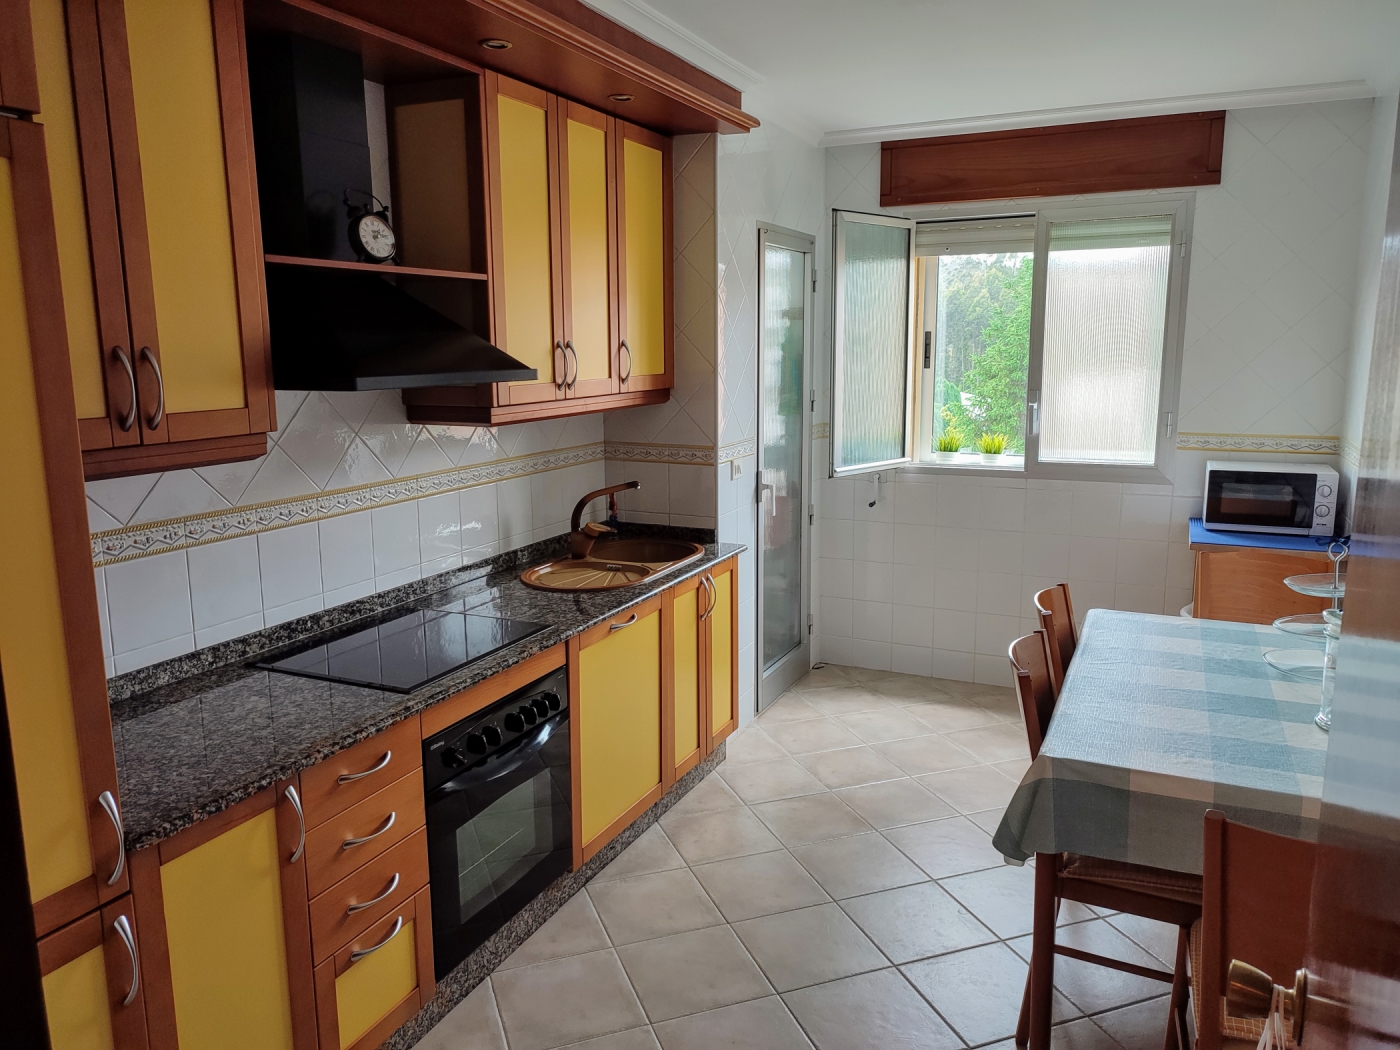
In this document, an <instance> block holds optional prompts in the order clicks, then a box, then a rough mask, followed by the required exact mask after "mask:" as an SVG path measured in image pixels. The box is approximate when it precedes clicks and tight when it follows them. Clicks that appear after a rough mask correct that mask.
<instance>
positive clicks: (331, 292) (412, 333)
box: [266, 261, 539, 390]
mask: <svg viewBox="0 0 1400 1050" xmlns="http://www.w3.org/2000/svg"><path fill="white" fill-rule="evenodd" d="M266 272H267V308H268V321H269V327H270V330H271V336H272V372H273V385H274V386H275V387H277V389H279V390H406V389H410V388H413V387H429V386H471V385H474V384H478V383H509V382H514V381H518V380H529V379H538V378H539V372H538V370H536V369H534V368H530V367H528V366H526V365H524V364H522V363H521V362H519V361H517V360H516V359H515V358H513V357H511V356H510V355H509V354H507V353H506V352H505V351H503V350H500V349H498V348H496V347H494V346H492V345H491V344H490V343H488V342H487V341H486V340H485V339H483V338H481V337H480V336H479V335H476V334H474V333H473V332H471V331H469V330H468V329H466V328H464V327H463V326H462V325H460V324H458V323H457V322H456V321H454V320H452V319H451V318H449V317H447V316H445V315H444V314H442V313H439V312H438V311H437V310H434V309H432V308H431V307H429V306H427V305H426V304H424V303H423V302H421V301H419V300H418V299H417V298H415V297H414V296H412V295H410V294H409V293H408V292H406V291H404V290H403V289H402V288H401V287H399V286H398V285H396V284H394V283H392V281H393V278H394V267H392V266H386V267H384V269H383V271H382V273H368V272H364V271H360V270H350V269H339V268H336V269H331V268H326V267H321V266H302V265H283V264H277V263H272V262H270V261H269V264H268V266H267V271H266ZM438 280H441V279H438Z"/></svg>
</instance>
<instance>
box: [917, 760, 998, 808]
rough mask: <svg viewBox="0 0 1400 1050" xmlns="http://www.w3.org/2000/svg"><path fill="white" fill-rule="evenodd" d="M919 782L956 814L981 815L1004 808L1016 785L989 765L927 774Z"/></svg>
mask: <svg viewBox="0 0 1400 1050" xmlns="http://www.w3.org/2000/svg"><path fill="white" fill-rule="evenodd" d="M919 783H920V784H922V785H923V786H924V787H926V788H928V789H929V790H930V791H932V792H933V793H934V794H935V795H937V796H938V797H939V798H941V799H942V800H943V801H944V802H947V803H948V804H949V805H950V806H952V807H953V808H954V809H956V810H957V811H958V812H959V813H980V812H982V811H983V810H985V809H1003V808H1005V806H1006V804H1007V803H1008V802H1010V801H1011V796H1012V795H1014V794H1015V793H1016V782H1015V781H1014V780H1008V779H1007V778H1006V777H1004V776H1002V775H1001V774H1000V773H998V772H997V771H996V770H995V769H993V768H992V767H991V766H968V767H967V768H966V769H949V770H946V771H945V772H942V773H930V774H928V775H927V776H922V777H920V778H919Z"/></svg>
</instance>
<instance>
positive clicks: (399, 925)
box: [350, 915, 403, 963]
mask: <svg viewBox="0 0 1400 1050" xmlns="http://www.w3.org/2000/svg"><path fill="white" fill-rule="evenodd" d="M401 929H403V916H402V915H400V916H399V917H398V918H397V919H395V920H394V928H393V929H392V930H390V931H389V936H387V937H385V938H384V939H383V940H382V941H380V942H379V943H378V944H376V945H375V946H374V947H373V948H359V949H357V950H355V951H353V952H351V953H350V961H351V962H352V963H354V962H359V961H360V960H361V959H363V958H364V957H365V956H366V955H373V954H374V953H375V952H377V951H379V949H380V948H383V947H384V946H385V945H386V944H388V943H389V942H390V941H392V940H393V939H394V938H395V937H397V936H398V935H399V931H400V930H401Z"/></svg>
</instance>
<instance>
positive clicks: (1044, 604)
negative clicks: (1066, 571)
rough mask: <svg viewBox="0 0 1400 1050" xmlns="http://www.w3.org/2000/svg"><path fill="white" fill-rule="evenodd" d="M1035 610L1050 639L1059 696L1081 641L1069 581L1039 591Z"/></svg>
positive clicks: (1053, 671)
mask: <svg viewBox="0 0 1400 1050" xmlns="http://www.w3.org/2000/svg"><path fill="white" fill-rule="evenodd" d="M1035 611H1036V615H1037V616H1039V617H1040V626H1041V628H1042V629H1043V630H1044V631H1045V634H1046V637H1047V638H1048V639H1049V642H1050V680H1051V681H1052V682H1053V683H1054V686H1055V693H1056V694H1057V695H1058V694H1059V692H1060V688H1061V687H1062V686H1063V685H1064V684H1065V672H1066V671H1067V670H1069V662H1070V659H1071V658H1072V657H1073V656H1074V649H1075V646H1076V645H1078V644H1079V636H1078V633H1077V632H1076V631H1075V628H1074V605H1073V603H1071V602H1070V600H1069V584H1067V583H1057V584H1055V586H1053V587H1046V588H1045V590H1043V591H1037V592H1036V595H1035Z"/></svg>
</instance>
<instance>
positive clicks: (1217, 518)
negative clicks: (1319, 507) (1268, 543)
mask: <svg viewBox="0 0 1400 1050" xmlns="http://www.w3.org/2000/svg"><path fill="white" fill-rule="evenodd" d="M1316 497H1317V474H1315V473H1313V472H1310V471H1298V472H1296V473H1284V472H1282V471H1263V470H1212V471H1210V473H1209V474H1208V475H1207V476H1206V506H1205V514H1204V515H1203V519H1204V520H1203V521H1202V524H1204V525H1205V527H1206V528H1208V529H1230V530H1234V531H1236V532H1281V533H1288V534H1296V535H1303V536H1306V535H1307V534H1308V533H1309V532H1311V531H1312V525H1313V503H1314V501H1315V499H1316Z"/></svg>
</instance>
